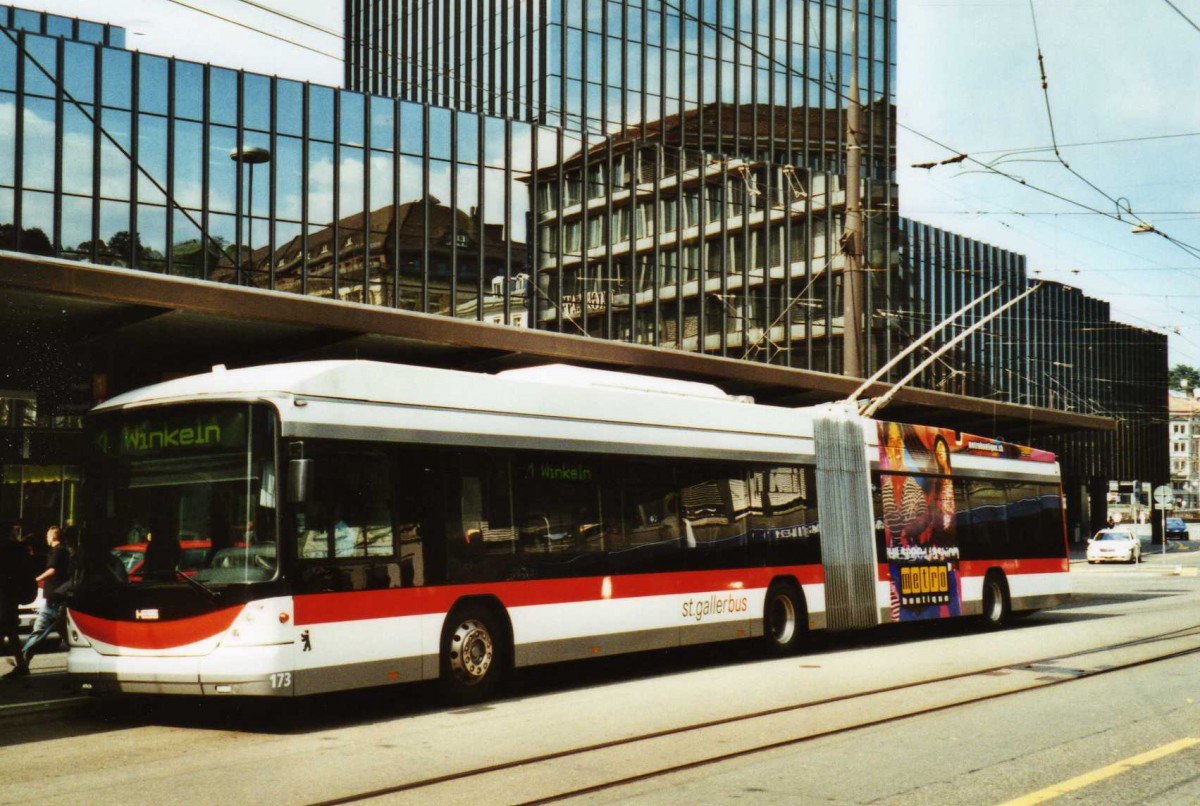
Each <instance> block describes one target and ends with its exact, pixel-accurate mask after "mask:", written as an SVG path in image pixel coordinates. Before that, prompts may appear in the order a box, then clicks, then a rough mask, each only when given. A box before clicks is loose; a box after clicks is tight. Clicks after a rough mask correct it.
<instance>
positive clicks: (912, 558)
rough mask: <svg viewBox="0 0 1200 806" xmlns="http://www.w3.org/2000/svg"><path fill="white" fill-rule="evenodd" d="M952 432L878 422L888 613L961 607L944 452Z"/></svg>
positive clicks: (938, 612)
mask: <svg viewBox="0 0 1200 806" xmlns="http://www.w3.org/2000/svg"><path fill="white" fill-rule="evenodd" d="M954 447H959V443H958V440H957V439H956V435H955V433H954V432H953V431H947V430H945V429H940V428H931V427H926V426H913V425H905V424H902V423H886V422H881V423H879V469H880V478H879V483H880V500H881V502H882V513H881V515H882V519H883V535H884V541H883V542H884V552H885V556H886V560H887V566H888V575H889V582H890V587H891V611H892V618H893V619H894V620H898V621H912V620H916V619H929V618H942V617H944V616H957V615H960V614H961V609H962V590H961V587H960V580H959V560H960V557H959V549H958V539H957V536H956V534H955V511H954V484H953V481H952V479H951V478H950V470H951V465H950V457H951V454H952V453H953V448H954Z"/></svg>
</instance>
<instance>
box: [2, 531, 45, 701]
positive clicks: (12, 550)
mask: <svg viewBox="0 0 1200 806" xmlns="http://www.w3.org/2000/svg"><path fill="white" fill-rule="evenodd" d="M20 534H21V526H20V524H15V525H14V527H13V531H12V533H10V534H5V535H0V640H4V641H7V643H8V651H9V652H10V653H12V656H13V659H14V660H15V661H16V664H17V668H15V669H13V670H12V671H11V672H9V673H8V674H6V675H5V676H4V678H5V679H6V680H14V679H16V678H18V677H24V676H25V675H27V674H29V664H28V663H26V661H25V655H24V653H23V652H22V651H21V639H20V637H19V636H18V634H17V633H18V629H19V627H20V617H19V614H18V609H19V608H20V606H21V605H23V604H26V603H28V602H32V601H33V600H34V599H35V598H37V583H36V582H35V581H34V570H33V562H32V560H31V559H30V557H29V552H27V551H26V550H25V544H24V543H22V542H21V541H20V540H19V539H18V538H19V537H20Z"/></svg>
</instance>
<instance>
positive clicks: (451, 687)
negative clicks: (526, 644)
mask: <svg viewBox="0 0 1200 806" xmlns="http://www.w3.org/2000/svg"><path fill="white" fill-rule="evenodd" d="M501 625H502V622H501V620H500V618H499V617H498V616H497V615H496V612H495V610H494V609H493V608H490V607H487V606H485V605H483V604H480V603H477V602H468V603H466V604H463V605H461V606H459V607H456V608H454V610H452V611H451V612H450V615H449V617H448V618H447V619H446V627H445V629H444V630H443V631H442V658H441V663H442V683H443V686H444V688H445V690H446V693H447V694H448V695H449V696H450V697H451V698H452V699H453V700H455V701H457V702H478V701H480V700H484V699H487V698H488V697H490V696H491V695H492V694H494V693H495V691H496V689H497V688H498V686H499V685H500V682H501V680H502V678H503V677H504V673H505V671H506V669H507V666H508V639H507V637H506V633H505V631H504V630H503V628H502V626H501Z"/></svg>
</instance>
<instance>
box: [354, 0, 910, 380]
mask: <svg viewBox="0 0 1200 806" xmlns="http://www.w3.org/2000/svg"><path fill="white" fill-rule="evenodd" d="M348 9H349V11H348V20H349V21H350V22H349V30H352V31H354V32H356V33H357V36H351V37H348V39H347V50H346V54H347V82H348V85H349V86H354V87H360V88H370V89H373V90H374V91H377V92H394V93H397V94H399V95H400V96H401V97H403V98H407V99H410V100H413V101H420V102H423V103H431V104H436V105H439V106H444V107H449V108H452V109H455V110H461V111H470V112H480V113H487V114H499V115H505V116H509V117H513V118H519V119H523V120H527V121H529V122H531V123H536V124H539V125H541V126H545V127H547V128H545V129H543V130H542V135H543V136H541V137H539V144H538V148H537V152H536V153H537V155H538V163H537V166H536V175H535V176H534V178H533V179H532V181H531V188H532V193H531V197H532V199H533V203H534V216H533V220H534V227H535V230H536V232H535V233H534V235H533V243H535V244H536V245H537V246H536V249H535V250H534V252H533V254H532V255H531V256H530V264H531V265H530V274H531V277H532V278H533V305H532V308H533V310H532V318H533V321H532V324H533V325H534V326H536V327H540V328H546V329H552V330H558V331H561V332H564V333H573V334H577V335H588V336H591V337H598V338H605V339H617V340H622V341H631V342H636V343H644V344H652V345H657V346H662V347H670V348H674V349H685V350H691V351H698V352H706V353H710V354H715V355H723V356H731V357H738V358H744V359H747V360H756V361H768V362H773V363H780V364H784V365H788V366H798V367H809V368H813V369H821V370H828V371H835V372H836V371H840V369H841V359H840V341H841V334H842V321H841V307H842V301H841V291H840V288H841V279H840V273H841V268H842V260H841V257H840V254H838V253H839V251H840V250H839V249H838V244H839V243H840V237H841V221H842V218H843V213H844V206H845V192H844V190H845V189H844V181H843V176H844V173H845V156H844V154H845V148H846V143H845V130H846V106H847V102H848V100H849V89H850V79H851V72H852V67H853V64H854V63H853V59H852V54H853V52H854V41H853V33H854V31H856V30H857V33H858V53H859V63H858V70H859V86H860V99H859V100H860V102H861V103H862V105H863V109H864V112H863V121H864V124H865V128H864V134H863V141H864V142H863V145H864V146H865V148H864V152H863V153H864V156H863V165H862V175H863V176H864V178H865V181H864V193H865V196H864V199H865V203H864V206H865V207H867V208H868V209H869V210H871V211H874V212H873V214H872V215H871V216H870V217H869V219H868V220H869V224H868V231H867V239H868V258H869V259H870V260H871V265H872V268H873V271H872V272H871V274H870V278H871V282H870V284H869V288H868V292H867V293H868V301H867V310H871V311H875V310H877V309H879V308H882V307H884V306H885V305H886V304H887V303H886V299H887V294H888V291H889V288H888V287H889V283H890V281H889V272H890V270H891V267H892V264H893V259H894V255H893V252H894V250H893V248H892V239H891V234H892V232H891V231H892V228H891V227H890V226H889V217H890V214H889V213H888V212H887V211H888V210H890V209H892V207H894V199H895V190H894V187H893V185H892V179H893V176H894V146H893V143H894V107H893V99H894V75H895V70H894V62H895V48H894V13H895V9H894V4H893V3H892V2H891V0H774V1H773V2H750V0H705V2H679V1H678V0H664V1H663V2H654V3H650V2H642V0H579V1H578V2H576V1H575V0H572V2H566V1H565V0H562V1H561V2H560V0H496V2H487V1H484V2H475V3H459V2H452V1H451V0H444V1H441V0H429V1H427V0H400V1H399V2H393V1H392V0H352V2H351V3H350V4H349V6H348ZM385 32H386V33H385ZM388 35H391V36H392V37H394V38H395V42H396V43H398V44H396V45H395V47H392V45H391V44H390V42H389V41H388V40H387V36H388ZM389 48H391V50H389ZM388 54H390V56H389V55H388ZM551 127H552V128H551ZM882 321H883V320H882V319H879V318H876V319H874V320H873V321H872V322H871V324H870V328H869V330H870V336H869V350H870V352H871V355H872V359H871V363H872V364H875V363H878V360H879V359H878V356H882V355H884V354H886V353H887V352H888V351H889V350H890V349H892V346H891V344H890V342H889V341H888V340H889V339H890V338H891V336H892V335H893V333H894V331H893V330H891V329H888V328H886V327H884V326H883V324H882Z"/></svg>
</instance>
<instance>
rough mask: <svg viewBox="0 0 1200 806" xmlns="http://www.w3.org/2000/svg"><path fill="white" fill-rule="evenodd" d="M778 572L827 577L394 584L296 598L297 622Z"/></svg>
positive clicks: (641, 592) (666, 591) (677, 589)
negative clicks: (479, 599)
mask: <svg viewBox="0 0 1200 806" xmlns="http://www.w3.org/2000/svg"><path fill="white" fill-rule="evenodd" d="M780 575H791V576H794V577H796V579H797V580H799V582H800V584H802V585H819V584H821V583H822V582H824V581H825V572H824V569H823V568H822V567H821V566H819V565H804V566H789V567H786V568H748V569H738V570H734V571H730V570H723V571H694V572H686V573H675V574H630V575H627V576H614V577H609V578H608V579H610V580H611V582H610V584H611V589H610V594H609V596H607V597H606V596H604V595H603V590H604V580H605V579H606V577H579V578H572V579H544V580H535V581H522V582H499V583H488V584H479V585H446V586H441V587H429V588H405V589H401V588H390V589H385V590H375V591H354V592H346V593H314V594H306V595H298V596H296V597H295V618H296V625H297V626H303V625H308V624H325V623H329V622H335V621H357V620H359V619H369V618H395V617H397V616H420V615H427V614H432V613H445V612H446V611H448V610H449V609H450V608H451V607H452V606H453V605H454V603H455V602H456V601H457V600H459V599H461V598H463V597H465V596H495V597H496V598H497V599H499V600H500V603H501V604H503V605H504V606H505V607H508V608H512V607H528V606H531V605H553V604H566V603H568V602H593V601H600V600H602V599H606V598H607V599H636V598H640V597H644V596H664V595H671V594H684V595H687V594H695V593H707V592H721V591H728V592H730V593H734V592H736V591H739V590H744V589H747V588H765V587H766V586H767V585H768V584H769V583H770V581H771V580H772V579H773V578H774V577H776V576H780Z"/></svg>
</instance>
